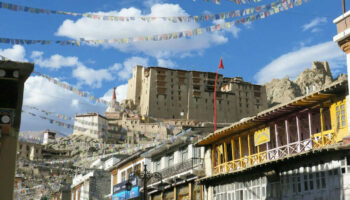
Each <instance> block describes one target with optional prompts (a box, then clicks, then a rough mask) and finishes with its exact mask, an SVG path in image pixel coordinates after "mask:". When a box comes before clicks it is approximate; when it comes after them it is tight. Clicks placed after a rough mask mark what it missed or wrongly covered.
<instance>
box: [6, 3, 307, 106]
mask: <svg viewBox="0 0 350 200" xmlns="http://www.w3.org/2000/svg"><path fill="white" fill-rule="evenodd" d="M309 1H311V0H282V2H278V3H276V4H274V5H272V4H271V6H268V7H266V11H261V12H258V13H256V14H254V15H250V16H247V17H243V18H240V19H237V20H234V21H231V22H225V23H222V24H216V25H213V26H209V27H205V28H197V29H193V30H187V31H181V32H174V33H164V34H159V35H150V36H139V37H128V38H115V39H104V40H86V39H84V38H80V39H79V40H66V41H56V42H54V41H49V40H24V39H11V38H0V43H7V44H9V43H11V44H28V45H29V44H53V43H56V44H61V45H76V46H80V45H81V43H86V44H89V45H99V44H115V43H118V44H128V43H133V42H141V41H142V42H147V41H165V40H173V39H180V38H190V37H195V36H200V35H202V34H203V33H204V32H216V31H221V30H224V29H230V28H231V27H232V26H235V25H239V24H245V23H248V22H253V21H256V20H259V19H265V18H267V17H270V16H272V15H274V14H277V13H279V12H283V11H286V10H289V9H291V8H294V7H296V6H300V5H302V3H303V2H309ZM56 81H57V80H56ZM73 92H74V91H73ZM76 92H78V91H76ZM83 95H87V94H83ZM90 98H91V100H95V101H101V102H105V104H107V102H106V101H104V100H102V99H99V98H96V97H94V96H90Z"/></svg>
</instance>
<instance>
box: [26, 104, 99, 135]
mask: <svg viewBox="0 0 350 200" xmlns="http://www.w3.org/2000/svg"><path fill="white" fill-rule="evenodd" d="M22 112H23V113H27V114H29V115H31V116H33V117H39V118H41V119H43V120H47V121H49V122H50V124H56V125H57V126H61V127H64V128H69V129H73V130H77V131H81V132H85V131H87V130H89V131H90V132H92V133H94V134H102V132H101V131H98V130H94V129H87V128H83V127H79V126H75V125H72V124H69V123H66V122H61V121H58V120H55V119H52V118H48V117H45V116H41V115H37V114H35V113H32V112H28V111H25V110H22Z"/></svg>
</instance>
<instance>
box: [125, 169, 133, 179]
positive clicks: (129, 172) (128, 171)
mask: <svg viewBox="0 0 350 200" xmlns="http://www.w3.org/2000/svg"><path fill="white" fill-rule="evenodd" d="M126 175H127V177H126V179H127V180H129V179H130V177H132V176H133V173H132V167H130V168H129V169H128V170H127V173H126Z"/></svg>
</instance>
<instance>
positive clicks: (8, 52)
mask: <svg viewBox="0 0 350 200" xmlns="http://www.w3.org/2000/svg"><path fill="white" fill-rule="evenodd" d="M0 55H1V56H4V57H6V58H8V59H10V60H13V61H22V62H26V61H27V59H25V55H26V50H25V49H24V47H23V46H22V45H18V44H15V45H13V46H12V48H8V49H0Z"/></svg>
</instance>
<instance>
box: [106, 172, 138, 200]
mask: <svg viewBox="0 0 350 200" xmlns="http://www.w3.org/2000/svg"><path fill="white" fill-rule="evenodd" d="M127 182H128V181H123V182H121V183H119V184H117V185H114V186H113V196H112V200H126V199H132V198H135V197H139V196H140V192H139V191H140V188H139V186H138V179H137V177H135V178H131V179H130V180H129V182H130V183H131V185H132V187H131V190H130V191H127V190H126V183H127Z"/></svg>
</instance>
